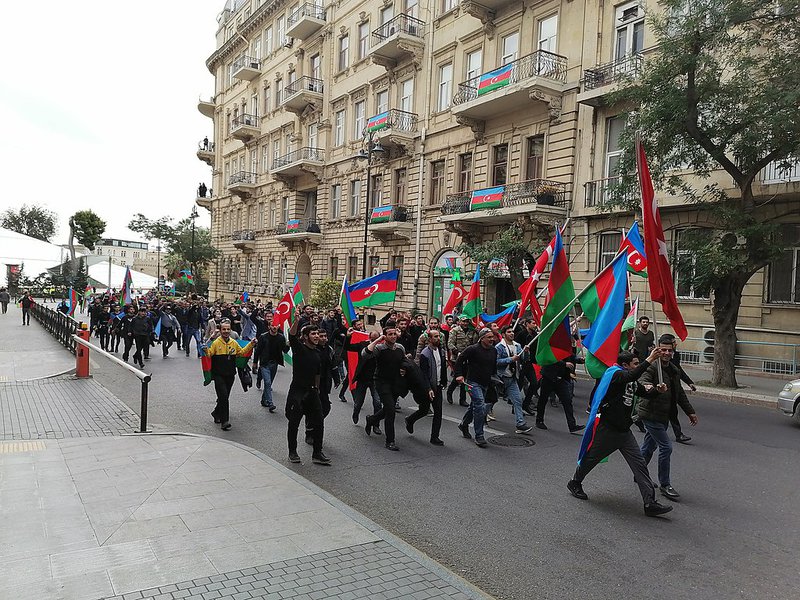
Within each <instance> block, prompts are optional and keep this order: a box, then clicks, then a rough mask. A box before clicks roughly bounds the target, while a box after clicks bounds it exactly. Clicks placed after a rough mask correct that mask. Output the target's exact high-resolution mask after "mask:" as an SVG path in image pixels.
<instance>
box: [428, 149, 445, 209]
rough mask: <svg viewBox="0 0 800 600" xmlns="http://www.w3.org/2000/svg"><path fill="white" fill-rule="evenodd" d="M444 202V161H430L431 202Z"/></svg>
mask: <svg viewBox="0 0 800 600" xmlns="http://www.w3.org/2000/svg"><path fill="white" fill-rule="evenodd" d="M442 202H444V161H443V160H435V161H433V162H432V163H431V201H430V203H431V204H441V203H442Z"/></svg>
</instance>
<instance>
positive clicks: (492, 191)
mask: <svg viewBox="0 0 800 600" xmlns="http://www.w3.org/2000/svg"><path fill="white" fill-rule="evenodd" d="M504 190H505V187H504V186H502V185H499V186H497V187H493V188H486V189H483V190H473V191H472V198H471V199H470V202H469V209H470V211H473V210H484V209H486V208H500V204H501V203H502V201H503V191H504Z"/></svg>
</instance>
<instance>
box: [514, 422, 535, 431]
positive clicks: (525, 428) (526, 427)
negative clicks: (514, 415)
mask: <svg viewBox="0 0 800 600" xmlns="http://www.w3.org/2000/svg"><path fill="white" fill-rule="evenodd" d="M531 431H533V427H531V426H530V425H528V424H527V423H523V424H522V425H517V428H516V429H515V430H514V433H530V432H531Z"/></svg>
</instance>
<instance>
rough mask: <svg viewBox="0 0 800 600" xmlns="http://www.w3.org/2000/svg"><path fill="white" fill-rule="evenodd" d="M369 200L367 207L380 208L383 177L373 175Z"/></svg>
mask: <svg viewBox="0 0 800 600" xmlns="http://www.w3.org/2000/svg"><path fill="white" fill-rule="evenodd" d="M370 193H371V196H370V199H369V207H370V208H375V207H376V206H381V199H382V198H383V175H382V174H380V173H378V174H377V175H373V176H372V178H371V180H370Z"/></svg>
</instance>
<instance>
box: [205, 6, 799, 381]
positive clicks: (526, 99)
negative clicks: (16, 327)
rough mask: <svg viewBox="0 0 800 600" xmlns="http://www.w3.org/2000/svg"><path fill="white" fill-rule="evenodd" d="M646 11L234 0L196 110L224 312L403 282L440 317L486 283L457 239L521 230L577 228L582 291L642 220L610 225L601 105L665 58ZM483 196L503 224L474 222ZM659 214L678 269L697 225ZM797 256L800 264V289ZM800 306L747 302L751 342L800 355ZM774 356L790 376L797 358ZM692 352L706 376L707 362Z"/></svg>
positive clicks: (608, 144)
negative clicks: (683, 243) (236, 302)
mask: <svg viewBox="0 0 800 600" xmlns="http://www.w3.org/2000/svg"><path fill="white" fill-rule="evenodd" d="M646 4H653V3H652V2H651V3H645V2H642V1H637V0H634V1H628V2H593V1H590V0H528V1H525V2H511V1H508V0H483V1H482V2H480V3H476V2H472V1H467V0H462V1H461V2H458V1H457V0H431V1H430V2H419V1H418V0H394V1H392V0H383V1H382V2H368V1H358V0H342V1H341V2H323V1H322V0H317V2H307V3H300V4H298V3H297V2H287V1H284V0H266V1H263V0H239V1H234V0H230V1H229V2H228V3H227V5H226V6H225V8H224V10H223V12H222V13H221V14H220V15H219V29H218V31H217V49H216V51H215V52H214V53H213V54H212V55H211V56H210V57H209V58H208V60H207V61H206V64H207V66H208V68H209V70H210V71H211V73H212V74H213V75H214V77H215V90H214V95H213V97H212V98H211V99H210V100H208V101H201V102H200V103H199V106H198V108H199V110H200V112H201V113H202V114H204V115H206V116H208V117H210V118H211V119H212V120H213V131H212V132H211V134H210V135H208V137H209V139H211V140H213V141H212V142H211V143H209V145H208V146H206V145H205V144H203V145H202V146H201V148H200V149H199V150H198V153H197V154H198V158H200V159H201V160H203V161H204V162H206V163H207V164H209V165H210V166H211V167H212V169H213V185H212V186H211V187H212V189H213V190H214V192H213V196H212V197H209V198H198V204H199V205H200V206H203V207H205V208H208V209H209V210H210V211H211V216H212V226H211V227H212V238H213V241H214V244H215V245H216V246H217V247H218V248H220V249H221V250H222V257H221V258H220V259H219V260H218V261H217V263H216V264H215V265H214V266H213V268H212V270H211V273H210V282H211V287H210V295H211V297H220V296H224V297H227V298H229V299H230V298H232V297H233V296H234V295H235V294H237V293H239V292H240V291H241V290H243V289H247V290H248V291H249V292H250V294H251V295H252V296H254V297H265V298H272V299H274V298H277V297H279V296H280V295H281V294H282V292H283V291H284V290H286V289H287V287H288V286H289V285H290V284H291V280H292V278H293V276H294V273H297V274H298V276H299V278H300V282H301V285H302V286H303V288H304V291H305V293H306V294H308V293H309V292H310V291H311V289H310V285H311V282H312V281H315V280H320V279H323V278H325V277H335V278H338V279H341V278H342V277H343V275H345V274H347V276H348V279H349V280H351V281H354V280H358V279H360V278H361V276H362V273H364V272H366V273H367V274H372V273H374V272H377V271H384V270H388V269H392V268H399V269H400V270H401V273H402V279H401V282H400V286H399V293H398V301H397V305H398V306H400V307H404V308H419V309H420V310H421V311H422V312H424V313H426V314H433V315H436V314H438V313H439V312H441V308H442V306H443V303H444V301H445V300H446V298H447V295H448V293H449V281H450V274H451V273H452V270H453V269H454V268H463V267H465V266H466V267H467V271H469V272H471V271H472V265H469V264H466V265H465V261H466V257H464V256H462V255H461V254H460V253H459V251H458V247H459V245H460V244H461V243H462V241H464V240H468V241H482V240H485V239H489V238H491V237H492V236H494V235H496V234H497V233H498V232H499V231H501V230H502V229H504V228H507V227H508V226H509V225H511V224H512V223H516V224H518V225H520V226H522V228H523V229H524V231H525V232H526V233H525V235H526V236H527V237H529V238H531V239H532V237H533V236H534V234H535V232H536V231H537V230H539V231H540V230H541V227H547V228H552V226H553V225H555V224H556V223H563V222H564V221H565V220H566V219H567V218H569V219H570V225H569V232H568V236H567V237H568V239H569V241H570V253H571V263H572V272H573V278H574V279H575V280H576V285H580V284H581V282H588V281H589V280H590V279H591V277H592V276H593V275H594V274H595V273H596V272H597V269H598V268H599V267H600V266H603V265H604V264H605V263H604V261H607V260H609V259H610V258H611V257H612V256H613V255H614V252H615V250H616V249H617V248H618V247H619V242H620V236H621V233H620V231H621V228H622V227H625V226H627V225H629V224H630V223H631V221H632V220H633V214H632V213H612V214H610V215H609V214H608V213H605V212H601V211H599V210H598V208H599V207H600V205H601V204H602V203H603V199H604V196H605V189H606V185H607V183H608V182H609V178H610V177H613V174H614V167H615V164H616V163H615V157H616V156H618V155H619V148H618V140H617V136H618V134H619V130H620V126H621V122H620V121H619V119H615V117H616V115H617V114H618V113H619V112H620V111H619V109H618V108H616V107H614V106H608V103H607V102H606V101H605V98H606V96H607V94H608V92H609V91H610V90H611V89H614V87H615V85H616V83H617V81H618V80H619V76H620V75H622V74H625V75H635V73H636V72H637V70H638V69H639V68H640V66H641V64H642V61H643V60H646V55H647V52H648V51H649V49H650V48H651V47H652V45H653V40H652V39H651V38H652V36H651V35H649V33H648V28H647V25H646V24H645V10H646V6H645V5H646ZM767 171H769V169H767ZM770 173H772V174H773V178H772V179H770V174H769V173H766V174H765V176H764V177H763V178H762V181H761V182H760V183H759V185H768V186H774V193H776V194H781V198H783V199H785V200H786V201H794V202H797V198H798V192H799V191H800V184H798V182H799V181H800V167H799V168H798V169H797V170H796V171H795V172H789V173H786V172H781V173H780V175H777V174H776V172H775V170H774V169H773V170H772V171H770ZM729 187H730V186H729ZM475 190H490V191H489V192H487V195H488V200H489V201H495V202H496V201H498V200H499V206H498V207H497V208H493V209H492V210H490V211H482V210H475V208H477V207H476V206H475V203H476V201H477V200H476V197H479V196H481V194H473V191H475ZM662 203H663V205H664V207H665V208H664V220H665V227H666V228H667V229H668V236H670V238H671V240H668V241H671V242H672V243H673V244H674V245H675V251H676V252H680V251H681V250H680V235H681V231H683V230H684V229H686V228H688V227H697V226H702V222H701V220H702V219H701V216H698V215H697V214H695V213H694V212H693V211H692V210H691V209H690V208H689V207H688V206H687V205H686V204H685V203H684V202H682V200H681V199H680V198H664V199H663V201H662ZM792 227H794V228H795V229H796V228H797V226H796V225H792ZM793 231H794V230H793ZM798 245H800V241H798ZM798 253H800V251H798V250H797V249H795V250H794V251H793V254H791V256H789V255H788V254H787V258H786V260H787V261H789V262H788V263H787V265H788V264H789V263H791V268H792V269H793V270H792V272H793V273H794V272H796V266H797V261H798ZM365 256H366V261H365V260H364V257H365ZM486 275H487V277H486V278H485V280H484V283H485V288H484V289H485V298H484V306H485V307H486V309H487V312H493V311H495V310H499V307H500V306H501V305H502V304H503V303H505V302H507V301H508V300H509V299H511V298H513V297H514V289H513V286H511V284H510V278H509V275H508V270H507V268H506V267H505V265H504V264H503V263H502V261H494V262H493V264H492V265H490V269H489V272H488V273H486ZM680 280H681V282H688V285H687V284H686V283H681V284H680V285H681V286H683V287H682V288H681V289H679V290H678V293H679V296H680V297H681V299H682V309H683V310H684V314H685V315H686V320H687V322H688V323H689V324H690V335H691V336H692V337H695V338H703V336H704V334H706V333H707V330H708V329H710V328H711V325H710V323H711V322H712V320H711V317H710V312H709V311H710V303H709V300H708V298H707V293H706V294H705V296H704V293H703V291H702V290H696V289H693V287H692V285H691V277H682V278H680ZM633 287H634V290H633V291H634V293H635V294H636V293H640V294H644V289H645V288H644V284H643V283H642V282H638V281H637V282H635V283H634V284H633ZM684 288H685V289H684ZM798 308H800V281H799V282H795V280H794V279H792V283H791V284H790V285H789V286H787V285H785V281H783V280H780V281H777V280H775V279H774V278H770V277H769V269H766V270H765V272H764V273H759V274H758V275H756V276H755V277H754V278H753V280H752V281H751V283H750V284H749V285H748V290H747V292H746V299H745V303H744V304H743V308H742V319H740V325H742V327H743V330H742V338H743V339H747V340H753V341H759V342H761V341H765V340H768V341H771V342H773V343H782V344H795V343H800V340H799V339H797V337H795V336H796V335H797V329H798V327H797V323H798V315H800V313H798V312H797V310H798ZM706 346H707V345H706ZM759 348H760V347H759ZM775 348H778V350H776V351H775V352H773V354H772V355H771V356H773V358H774V359H775V361H779V362H780V361H784V362H785V360H784V359H785V356H784V355H785V354H786V351H787V349H789V350H791V348H790V347H789V346H786V347H783V346H781V347H775ZM685 349H687V350H688V351H689V352H688V356H689V358H690V359H691V358H692V357H693V356H696V357H697V359H698V360H702V356H703V350H704V349H707V348H704V345H703V344H702V342H701V341H699V340H698V341H697V342H696V343H694V344H692V345H691V346H690V343H689V342H687V345H686V346H685ZM748 350H749V349H748ZM761 350H763V348H760V349H759V352H760V351H761ZM693 353H696V354H693ZM779 357H784V358H779ZM795 362H797V358H795ZM762 366H763V365H762Z"/></svg>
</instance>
